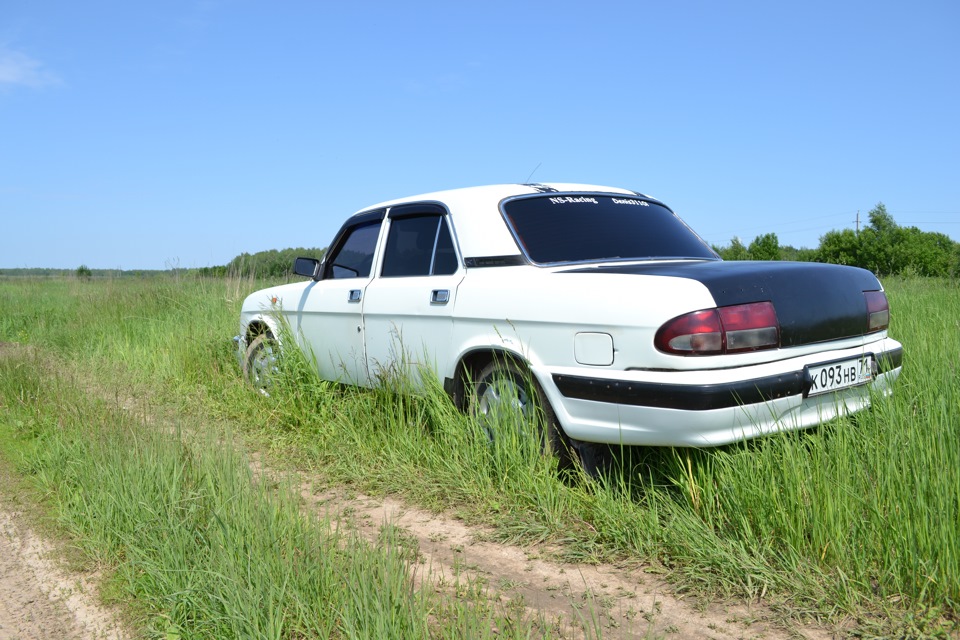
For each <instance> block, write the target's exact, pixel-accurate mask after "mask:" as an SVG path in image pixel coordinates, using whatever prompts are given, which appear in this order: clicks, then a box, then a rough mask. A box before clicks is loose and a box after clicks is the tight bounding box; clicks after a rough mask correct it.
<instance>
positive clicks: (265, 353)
mask: <svg viewBox="0 0 960 640" xmlns="http://www.w3.org/2000/svg"><path fill="white" fill-rule="evenodd" d="M277 355H278V349H277V343H276V341H275V340H274V339H273V336H271V335H270V334H269V333H261V334H260V335H259V336H257V337H256V339H255V340H254V341H253V342H251V343H250V346H249V347H247V354H246V357H245V358H244V360H243V377H244V378H246V379H247V381H248V382H249V383H250V384H252V385H253V387H254V389H256V390H257V391H259V392H260V393H262V394H263V395H265V396H269V395H270V387H271V385H272V383H273V379H274V378H275V377H276V375H275V374H276V372H277Z"/></svg>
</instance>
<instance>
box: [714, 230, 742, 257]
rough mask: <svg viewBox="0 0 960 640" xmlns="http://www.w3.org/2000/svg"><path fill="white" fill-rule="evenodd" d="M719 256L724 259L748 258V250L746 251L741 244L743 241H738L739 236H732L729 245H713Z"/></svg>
mask: <svg viewBox="0 0 960 640" xmlns="http://www.w3.org/2000/svg"><path fill="white" fill-rule="evenodd" d="M713 250H714V251H716V252H717V253H718V254H719V255H720V257H721V258H723V259H724V260H749V259H750V252H749V251H747V248H746V247H745V246H743V242H741V241H740V238H738V237H736V236H734V237H733V240H731V241H730V246H729V247H714V248H713Z"/></svg>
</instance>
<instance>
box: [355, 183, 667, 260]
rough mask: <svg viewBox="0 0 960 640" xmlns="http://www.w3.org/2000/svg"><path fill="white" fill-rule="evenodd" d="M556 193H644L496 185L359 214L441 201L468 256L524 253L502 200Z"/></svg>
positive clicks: (399, 200)
mask: <svg viewBox="0 0 960 640" xmlns="http://www.w3.org/2000/svg"><path fill="white" fill-rule="evenodd" d="M538 193H539V194H544V195H549V194H553V193H611V194H618V195H631V196H638V195H639V196H642V197H644V198H647V199H651V200H654V199H653V198H650V197H649V196H644V195H643V194H639V193H637V192H636V191H630V190H628V189H621V188H617V187H605V186H599V185H592V184H576V183H558V182H550V183H533V184H494V185H487V186H482V187H467V188H463V189H450V190H445V191H435V192H432V193H424V194H420V195H416V196H408V197H405V198H397V199H395V200H387V201H385V202H380V203H377V204H375V205H373V206H370V207H364V208H363V209H362V210H361V211H359V212H357V215H360V214H363V213H366V212H369V211H372V210H376V209H383V208H388V207H394V206H397V205H401V204H410V203H415V202H440V203H442V204H443V205H444V206H445V207H446V208H447V210H448V211H449V212H450V217H451V219H452V223H453V227H454V232H455V233H456V235H457V241H458V243H459V244H460V250H461V252H462V253H463V257H464V258H474V257H483V256H505V255H516V254H518V253H520V249H519V247H517V243H516V241H515V240H514V238H513V235H512V234H511V233H510V230H509V229H508V228H507V225H506V224H504V221H503V218H502V216H501V215H500V203H501V202H502V201H503V200H505V199H506V198H511V197H515V196H523V195H534V194H538Z"/></svg>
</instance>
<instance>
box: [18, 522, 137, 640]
mask: <svg viewBox="0 0 960 640" xmlns="http://www.w3.org/2000/svg"><path fill="white" fill-rule="evenodd" d="M21 517H22V514H20V513H19V512H17V511H11V510H7V509H5V508H3V507H2V505H0V640H50V639H51V638H59V639H62V640H74V639H76V640H80V639H84V640H85V639H88V638H95V639H102V640H124V639H125V638H126V635H125V634H124V633H123V632H122V631H121V628H120V625H119V624H118V622H117V620H116V619H115V617H114V616H113V614H112V612H110V611H108V610H107V609H105V608H104V607H101V606H100V605H99V604H98V603H97V600H96V596H95V594H96V587H95V576H92V575H84V574H79V573H75V572H71V571H68V570H67V569H65V568H63V567H62V563H61V562H59V561H58V560H57V558H58V557H59V554H58V550H57V549H56V548H55V547H54V546H53V545H51V544H50V543H48V542H46V541H45V540H43V539H42V538H40V537H39V536H37V535H36V534H35V533H33V531H31V530H30V528H29V527H27V526H26V525H25V524H24V523H23V522H21Z"/></svg>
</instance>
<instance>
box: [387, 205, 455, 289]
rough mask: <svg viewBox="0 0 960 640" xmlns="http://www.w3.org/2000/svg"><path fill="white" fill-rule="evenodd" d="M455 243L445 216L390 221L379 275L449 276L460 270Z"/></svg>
mask: <svg viewBox="0 0 960 640" xmlns="http://www.w3.org/2000/svg"><path fill="white" fill-rule="evenodd" d="M457 264H458V263H457V255H456V252H455V251H454V248H453V239H452V238H451V236H450V230H449V229H448V228H447V224H446V222H445V221H444V218H443V216H439V215H424V216H412V217H403V218H394V219H391V220H390V232H389V235H388V236H387V247H386V251H385V253H384V257H383V268H382V270H381V271H380V275H381V276H383V277H384V278H400V277H411V276H430V275H449V274H451V273H454V272H455V271H456V270H457Z"/></svg>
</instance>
